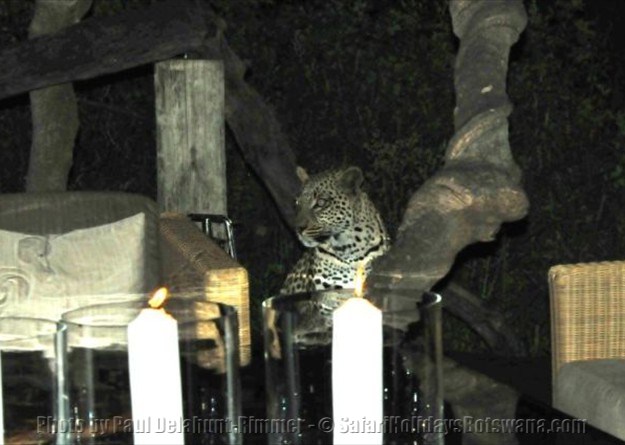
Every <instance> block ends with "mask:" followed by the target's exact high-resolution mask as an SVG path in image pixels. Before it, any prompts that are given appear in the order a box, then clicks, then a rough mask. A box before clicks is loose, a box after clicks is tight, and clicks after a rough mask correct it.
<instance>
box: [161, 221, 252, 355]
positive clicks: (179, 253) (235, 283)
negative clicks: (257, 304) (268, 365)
mask: <svg viewBox="0 0 625 445" xmlns="http://www.w3.org/2000/svg"><path fill="white" fill-rule="evenodd" d="M160 249H161V277H162V281H163V283H165V284H166V285H167V287H169V288H170V290H171V291H172V292H175V293H180V294H184V293H187V292H188V293H189V294H193V295H197V294H198V293H199V294H200V295H203V296H204V297H205V298H206V299H207V300H209V301H215V302H219V303H224V304H228V305H230V306H234V307H235V308H236V309H237V312H238V316H239V343H240V351H241V364H242V365H245V364H247V363H249V361H250V354H251V337H250V313H249V284H248V275H247V271H246V270H245V268H244V267H243V266H241V265H240V264H239V263H237V262H236V261H235V260H233V259H232V258H231V257H230V256H229V255H228V254H227V253H226V252H224V250H223V249H222V248H221V247H219V246H218V245H217V244H215V243H214V242H213V241H211V240H210V239H209V238H208V237H207V236H206V235H204V234H203V233H202V232H201V231H200V230H199V229H198V227H197V226H196V225H195V224H194V223H193V222H191V221H190V220H189V219H188V218H187V217H186V216H184V215H181V214H177V213H165V214H163V215H161V218H160Z"/></svg>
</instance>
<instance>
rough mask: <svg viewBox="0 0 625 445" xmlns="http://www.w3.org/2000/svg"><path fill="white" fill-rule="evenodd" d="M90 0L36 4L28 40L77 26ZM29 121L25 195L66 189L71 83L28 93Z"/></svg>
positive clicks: (73, 109) (73, 116)
mask: <svg viewBox="0 0 625 445" xmlns="http://www.w3.org/2000/svg"><path fill="white" fill-rule="evenodd" d="M90 7H91V0H63V1H58V0H37V3H36V5H35V15H34V17H33V20H32V22H31V24H30V28H29V33H28V34H29V37H30V38H36V37H38V36H42V35H46V34H54V33H56V32H58V31H59V30H61V29H63V28H66V27H68V26H70V25H73V24H74V23H76V22H78V21H79V20H80V19H81V18H82V16H83V15H84V14H86V12H87V11H88V10H89V8H90ZM30 108H31V115H32V121H33V132H32V144H31V148H30V159H29V165H28V174H27V176H26V191H29V192H38V191H58V190H65V189H66V188H67V178H68V175H69V171H70V169H71V167H72V151H73V149H74V141H75V139H76V134H77V133H78V126H79V123H78V106H77V104H76V96H75V95H74V88H73V87H72V84H71V83H67V84H63V85H55V86H51V87H48V88H44V89H41V90H36V91H31V92H30Z"/></svg>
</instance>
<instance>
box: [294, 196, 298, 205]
mask: <svg viewBox="0 0 625 445" xmlns="http://www.w3.org/2000/svg"><path fill="white" fill-rule="evenodd" d="M294 203H295V207H299V198H295V201H294Z"/></svg>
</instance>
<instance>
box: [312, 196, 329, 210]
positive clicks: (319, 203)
mask: <svg viewBox="0 0 625 445" xmlns="http://www.w3.org/2000/svg"><path fill="white" fill-rule="evenodd" d="M329 204H330V200H329V199H327V198H317V200H316V201H315V208H318V209H323V208H324V207H327V206H328V205H329Z"/></svg>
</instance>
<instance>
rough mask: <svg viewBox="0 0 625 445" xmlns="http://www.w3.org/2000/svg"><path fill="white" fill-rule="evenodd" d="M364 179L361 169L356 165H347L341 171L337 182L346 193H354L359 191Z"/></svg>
mask: <svg viewBox="0 0 625 445" xmlns="http://www.w3.org/2000/svg"><path fill="white" fill-rule="evenodd" d="M363 181H364V176H363V174H362V170H361V169H360V168H358V167H348V168H346V169H345V170H343V172H342V173H341V176H340V179H339V184H340V185H341V187H343V188H344V189H345V191H347V192H348V193H351V194H353V195H356V194H358V193H359V192H360V186H361V185H362V183H363Z"/></svg>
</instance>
